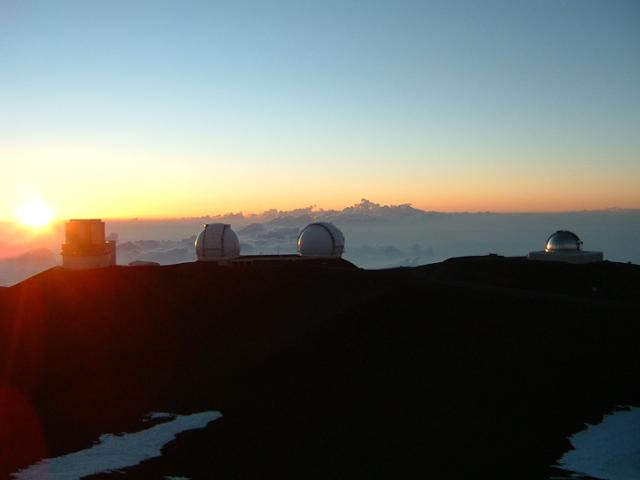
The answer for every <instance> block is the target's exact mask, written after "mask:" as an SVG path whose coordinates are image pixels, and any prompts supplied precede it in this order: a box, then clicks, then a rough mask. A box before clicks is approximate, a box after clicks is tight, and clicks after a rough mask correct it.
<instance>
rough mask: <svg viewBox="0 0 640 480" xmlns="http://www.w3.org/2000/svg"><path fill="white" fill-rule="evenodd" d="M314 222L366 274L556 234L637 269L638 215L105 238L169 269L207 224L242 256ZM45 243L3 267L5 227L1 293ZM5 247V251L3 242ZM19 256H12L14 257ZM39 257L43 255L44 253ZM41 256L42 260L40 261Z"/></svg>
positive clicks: (393, 211) (125, 233)
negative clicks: (333, 233) (336, 237)
mask: <svg viewBox="0 0 640 480" xmlns="http://www.w3.org/2000/svg"><path fill="white" fill-rule="evenodd" d="M313 221H328V222H333V223H335V224H336V225H337V226H338V227H339V228H340V229H342V231H343V232H344V234H345V237H346V245H345V254H344V257H345V258H346V259H347V260H350V261H351V262H353V263H355V264H356V265H358V266H360V267H363V268H387V267H395V266H412V265H421V264H426V263H433V262H438V261H442V260H446V259H447V258H451V257H460V256H466V255H486V254H488V253H498V254H500V255H506V256H524V255H526V254H527V253H528V252H529V251H532V250H541V249H542V248H543V247H544V243H545V241H546V239H547V237H548V236H549V235H550V234H552V233H553V232H555V231H556V230H572V231H574V232H575V233H576V234H578V236H579V237H580V238H581V239H582V240H583V241H584V247H585V249H586V250H600V251H604V256H605V259H608V260H613V261H620V262H627V261H631V262H634V263H640V210H607V211H597V212H564V213H509V214H497V213H442V212H432V211H425V210H420V209H417V208H414V207H412V206H411V205H409V204H403V205H380V204H378V203H374V202H371V201H369V200H366V199H363V200H361V201H360V202H359V203H357V204H355V205H352V206H350V207H347V208H344V209H342V210H323V209H316V208H313V207H305V208H298V209H294V210H288V211H280V210H267V211H265V212H262V213H259V214H250V215H246V214H243V213H229V214H225V215H218V216H211V217H201V218H185V219H173V220H113V221H110V220H107V233H108V234H111V235H113V236H115V235H116V234H117V238H118V245H117V257H118V263H119V264H123V265H126V264H128V263H129V262H132V261H147V262H149V261H151V262H157V263H160V264H171V263H181V262H190V261H194V260H195V258H196V256H195V249H194V241H195V236H196V235H197V234H198V233H199V232H200V230H201V229H202V225H203V224H205V223H215V222H224V223H229V224H231V226H232V228H233V229H234V230H235V231H236V233H237V234H238V237H239V238H240V249H241V253H242V254H245V255H255V254H278V253H280V254H285V253H294V252H295V251H296V238H297V235H298V232H299V231H300V229H302V228H304V227H305V226H306V225H307V224H308V223H310V222H313ZM57 231H58V232H59V233H58V234H57V237H55V238H54V237H53V236H52V237H50V238H49V240H48V243H45V244H38V245H35V244H33V243H29V242H26V241H25V243H24V245H25V249H24V251H26V250H29V249H31V248H35V247H40V248H46V249H48V250H49V252H50V255H49V256H48V258H47V259H43V260H42V261H41V262H40V263H38V262H33V261H31V260H29V259H28V258H27V257H25V258H22V257H15V256H14V257H13V258H11V259H7V258H5V259H1V257H2V248H1V247H2V243H1V240H2V238H3V235H4V237H7V238H9V240H11V241H10V243H11V245H14V246H15V245H17V244H19V243H20V242H19V239H18V238H13V237H12V235H14V234H13V233H9V232H8V231H7V232H5V231H3V226H2V224H0V285H11V284H13V283H16V282H18V281H20V280H23V279H24V278H27V277H28V276H30V275H33V274H34V273H37V272H38V271H41V270H44V269H46V268H49V267H50V266H52V265H53V264H59V263H60V256H59V255H58V254H57V253H55V254H54V253H53V252H59V250H60V243H61V242H62V236H63V232H62V230H61V229H58V230H57ZM5 243H7V241H6V238H5ZM14 251H15V250H14ZM41 253H42V251H41ZM41 256H42V255H41Z"/></svg>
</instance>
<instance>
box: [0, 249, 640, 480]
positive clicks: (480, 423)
mask: <svg viewBox="0 0 640 480" xmlns="http://www.w3.org/2000/svg"><path fill="white" fill-rule="evenodd" d="M639 287H640V267H638V266H636V265H627V264H619V263H611V262H603V263H600V264H592V265H566V264H556V263H542V262H529V261H527V260H525V259H522V258H503V257H498V256H487V257H471V258H458V259H451V260H449V261H446V262H443V263H439V264H433V265H427V266H423V267H415V268H401V269H392V270H379V271H371V270H361V269H358V268H356V267H354V266H353V265H351V264H349V263H348V262H345V261H335V262H328V263H324V264H323V263H322V262H317V263H316V262H308V263H305V262H298V263H277V262H276V263H266V264H256V265H247V266H242V267H240V266H233V267H229V266H218V265H211V264H202V263H186V264H178V265H171V266H163V267H153V266H141V267H110V268H105V269H100V270H91V271H77V272H74V271H65V270H63V269H61V268H54V269H51V270H48V271H46V272H43V273H42V274H39V275H36V276H35V277H32V278H30V279H28V280H26V281H24V282H22V283H20V284H17V285H15V286H13V287H11V288H6V289H0V478H6V477H8V476H9V474H10V473H11V472H15V471H16V470H18V469H19V468H22V467H24V466H26V465H29V464H32V463H34V462H36V461H38V460H39V459H41V458H43V457H56V456H59V455H63V454H66V453H68V452H72V451H76V450H81V449H84V448H87V447H88V446H90V445H91V444H92V443H93V442H94V441H95V440H97V439H98V437H99V436H100V435H101V434H103V433H108V432H110V433H116V432H126V431H133V430H139V429H140V428H143V427H141V425H140V419H141V418H142V417H144V416H145V415H146V414H148V413H149V412H153V411H166V412H173V413H177V414H187V413H193V412H200V411H209V410H215V411H220V412H221V413H222V415H223V417H222V418H221V419H219V420H216V421H214V422H212V423H210V424H209V426H208V427H207V428H204V429H199V430H192V431H189V432H186V433H184V434H182V435H180V436H179V437H178V439H177V440H176V441H174V442H171V443H170V444H168V445H167V446H166V447H165V449H164V450H163V455H162V456H161V457H158V458H155V459H151V460H148V461H146V462H144V463H142V464H140V465H137V466H133V467H130V468H127V469H124V470H122V471H121V472H119V473H111V474H102V475H97V476H96V477H95V478H98V477H99V478H103V477H104V478H107V477H109V478H110V477H112V476H114V478H115V477H118V478H120V477H122V476H123V475H126V476H130V477H132V478H163V476H181V477H188V478H264V477H273V476H276V475H277V476H279V477H281V478H323V479H328V478H336V479H338V478H340V479H341V478H385V479H389V478H396V477H398V476H401V475H405V474H407V475H408V474H409V472H418V474H419V475H420V476H421V477H425V476H429V475H436V476H435V477H434V478H458V477H464V476H465V475H466V476H469V475H474V474H475V475H480V474H483V475H488V476H489V477H490V478H519V479H526V478H548V477H549V476H550V475H551V474H552V469H551V465H552V464H553V463H554V462H555V461H556V460H557V459H558V458H559V457H560V456H561V455H562V453H563V452H564V451H566V450H567V449H568V448H569V443H568V441H567V437H568V436H569V435H570V434H572V433H574V432H575V431H577V430H580V429H581V428H582V427H583V423H584V422H597V421H598V420H599V419H600V418H601V416H602V415H603V414H604V413H605V412H607V411H609V410H610V409H611V408H613V407H615V406H616V405H620V404H635V405H640V384H639V383H638V382H637V372H638V370H639V367H640V355H638V351H640V348H639V347H640V321H639V319H640V315H639V313H640V300H638V298H640V296H638V295H637V291H638V289H639ZM414 475H415V474H414ZM412 476H413V475H412Z"/></svg>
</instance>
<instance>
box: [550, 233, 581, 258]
mask: <svg viewBox="0 0 640 480" xmlns="http://www.w3.org/2000/svg"><path fill="white" fill-rule="evenodd" d="M580 250H582V240H580V239H579V238H578V236H577V235H576V234H575V233H573V232H569V231H567V230H558V231H557V232H555V233H554V234H552V235H551V236H550V237H549V238H548V239H547V243H546V245H545V247H544V251H545V252H548V253H551V252H579V251H580Z"/></svg>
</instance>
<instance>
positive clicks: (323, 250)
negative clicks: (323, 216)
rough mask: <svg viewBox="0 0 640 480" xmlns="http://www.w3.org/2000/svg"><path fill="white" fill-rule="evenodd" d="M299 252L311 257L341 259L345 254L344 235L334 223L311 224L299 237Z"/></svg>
mask: <svg viewBox="0 0 640 480" xmlns="http://www.w3.org/2000/svg"><path fill="white" fill-rule="evenodd" d="M298 252H299V253H300V255H303V256H310V257H339V256H341V255H342V253H343V252H344V235H343V234H342V232H341V231H340V229H339V228H338V227H336V226H335V225H334V224H333V223H329V222H315V223H310V224H309V225H307V226H306V227H305V228H304V229H303V230H302V231H301V232H300V234H299V235H298Z"/></svg>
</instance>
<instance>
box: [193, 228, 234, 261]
mask: <svg viewBox="0 0 640 480" xmlns="http://www.w3.org/2000/svg"><path fill="white" fill-rule="evenodd" d="M196 255H197V256H198V260H200V261H204V262H208V261H215V260H222V259H225V258H234V257H237V256H239V255H240V242H239V241H238V236H237V235H236V234H235V232H234V231H233V230H231V225H227V224H225V223H208V224H206V225H205V226H204V230H202V232H200V234H199V235H198V238H196Z"/></svg>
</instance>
